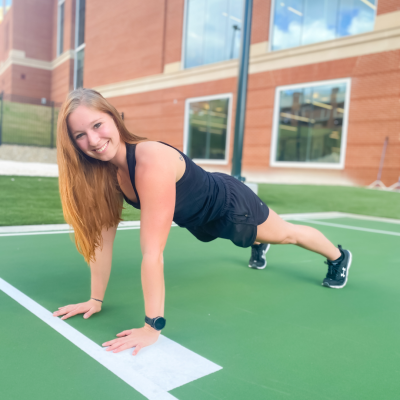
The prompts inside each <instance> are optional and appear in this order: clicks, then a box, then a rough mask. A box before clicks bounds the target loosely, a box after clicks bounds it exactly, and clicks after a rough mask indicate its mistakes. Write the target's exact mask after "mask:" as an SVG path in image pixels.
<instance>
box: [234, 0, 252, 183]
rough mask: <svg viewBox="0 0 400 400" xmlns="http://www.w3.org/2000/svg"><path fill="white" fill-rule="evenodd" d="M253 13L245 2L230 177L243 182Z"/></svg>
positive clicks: (249, 0)
mask: <svg viewBox="0 0 400 400" xmlns="http://www.w3.org/2000/svg"><path fill="white" fill-rule="evenodd" d="M252 11H253V0H245V3H244V12H243V16H244V18H243V27H242V41H241V46H240V53H239V75H238V89H237V99H236V115H235V138H234V144H233V157H232V172H231V174H232V176H234V177H235V178H237V179H239V180H241V181H244V180H245V178H244V177H242V176H241V174H242V155H243V138H244V123H245V119H246V100H247V78H248V71H249V53H250V37H251V16H252Z"/></svg>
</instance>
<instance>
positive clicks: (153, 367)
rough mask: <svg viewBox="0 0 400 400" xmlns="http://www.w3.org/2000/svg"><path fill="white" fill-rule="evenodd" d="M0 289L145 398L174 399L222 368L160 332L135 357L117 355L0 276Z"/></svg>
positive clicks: (123, 352)
mask: <svg viewBox="0 0 400 400" xmlns="http://www.w3.org/2000/svg"><path fill="white" fill-rule="evenodd" d="M0 290H2V291H3V292H4V293H6V294H7V295H8V296H10V297H11V298H12V299H14V300H15V301H17V302H18V303H19V304H21V305H22V306H23V307H25V308H26V309H27V310H29V311H30V312H31V313H33V314H35V315H36V316H37V317H38V318H40V319H41V320H42V321H43V322H45V323H46V324H48V325H49V326H50V327H52V328H53V329H55V330H56V331H57V332H58V333H60V334H61V335H63V336H64V337H65V338H67V339H68V340H69V341H71V342H72V343H73V344H75V345H76V346H77V347H79V348H80V349H81V350H82V351H84V352H85V353H86V354H88V355H89V356H90V357H92V358H93V359H95V360H96V361H97V362H99V363H100V364H101V365H103V366H104V367H106V368H107V369H108V370H110V371H111V372H113V373H114V374H115V375H117V376H118V377H119V378H120V379H122V380H123V381H124V382H126V383H127V384H128V385H130V386H131V387H133V388H134V389H135V390H136V391H138V392H139V393H141V394H142V395H143V396H145V397H147V398H148V399H149V400H173V399H175V400H177V399H176V397H174V396H172V395H171V394H169V393H168V391H170V390H172V389H174V388H176V387H179V386H182V385H185V384H186V383H189V382H191V381H193V380H195V379H199V378H201V377H203V376H206V375H209V374H211V373H213V372H216V371H219V370H220V369H222V367H220V366H219V365H217V364H214V363H213V362H211V361H209V360H207V359H206V358H204V357H202V356H200V355H198V354H196V353H194V352H192V351H191V350H189V349H186V348H185V347H183V346H181V345H180V344H178V343H176V342H174V341H172V340H170V339H168V338H166V337H165V336H162V335H161V336H160V338H159V339H158V341H157V342H156V343H155V344H153V345H152V346H150V347H145V348H144V349H142V350H140V353H139V354H138V355H137V356H135V357H134V356H132V355H131V354H132V349H128V350H125V351H122V352H121V353H117V354H114V353H110V352H107V351H105V349H104V348H103V347H102V346H99V345H98V344H96V343H95V342H93V341H92V340H90V339H89V338H88V337H86V336H85V335H83V334H82V333H80V332H79V331H78V330H76V329H75V328H73V327H72V326H70V325H69V324H67V323H66V322H65V321H63V320H61V319H59V318H56V317H53V315H52V313H51V312H50V311H48V310H46V309H45V308H44V307H42V306H41V305H40V304H38V303H36V302H35V301H33V300H32V299H31V298H29V297H28V296H26V295H25V294H23V293H22V292H21V291H19V290H18V289H16V288H15V287H14V286H12V285H10V284H9V283H7V282H6V281H4V280H3V279H1V278H0Z"/></svg>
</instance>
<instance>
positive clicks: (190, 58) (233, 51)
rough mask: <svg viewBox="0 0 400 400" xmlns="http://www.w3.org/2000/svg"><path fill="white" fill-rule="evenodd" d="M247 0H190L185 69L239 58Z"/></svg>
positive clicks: (186, 23)
mask: <svg viewBox="0 0 400 400" xmlns="http://www.w3.org/2000/svg"><path fill="white" fill-rule="evenodd" d="M242 15H243V0H186V17H185V34H184V40H185V44H184V46H183V48H184V56H183V57H182V59H183V60H184V67H185V68H191V67H197V66H199V65H204V64H210V63H215V62H218V61H224V60H229V59H231V58H237V57H238V54H239V46H240V37H241V29H242Z"/></svg>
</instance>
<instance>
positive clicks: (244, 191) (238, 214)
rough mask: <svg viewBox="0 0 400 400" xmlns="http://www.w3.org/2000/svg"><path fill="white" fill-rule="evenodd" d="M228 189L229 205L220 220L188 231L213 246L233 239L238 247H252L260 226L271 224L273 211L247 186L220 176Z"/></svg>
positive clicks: (225, 206)
mask: <svg viewBox="0 0 400 400" xmlns="http://www.w3.org/2000/svg"><path fill="white" fill-rule="evenodd" d="M213 175H217V177H218V178H220V179H222V181H223V183H224V186H225V189H226V195H225V205H224V208H223V210H222V212H221V215H220V217H219V218H217V219H214V220H212V221H210V222H207V223H206V224H205V225H201V226H195V227H187V229H188V231H189V232H191V233H192V234H193V235H194V236H195V237H196V238H197V239H199V240H201V241H202V242H211V241H212V240H215V239H217V238H222V239H230V240H231V241H232V242H233V243H234V244H235V245H236V246H239V247H249V246H251V245H252V244H253V243H254V241H255V240H256V236H257V226H258V225H260V224H262V223H263V222H264V221H266V220H267V218H268V215H269V208H268V206H267V205H266V204H264V203H263V202H262V201H261V200H260V198H259V197H258V196H257V195H256V194H255V193H254V192H253V191H252V190H251V189H250V188H249V187H248V186H246V185H245V184H244V183H243V182H240V181H239V180H237V179H236V178H234V177H232V176H230V175H226V174H220V173H214V174H213Z"/></svg>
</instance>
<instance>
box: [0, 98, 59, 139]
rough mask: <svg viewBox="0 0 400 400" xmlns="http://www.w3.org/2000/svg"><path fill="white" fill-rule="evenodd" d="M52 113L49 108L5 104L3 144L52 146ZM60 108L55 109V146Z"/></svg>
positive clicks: (13, 103)
mask: <svg viewBox="0 0 400 400" xmlns="http://www.w3.org/2000/svg"><path fill="white" fill-rule="evenodd" d="M51 112H52V109H51V107H49V106H43V105H33V104H24V103H15V102H9V101H5V102H4V104H3V122H2V142H3V143H5V144H22V145H27V146H29V145H31V146H45V147H50V146H51V117H52V116H51ZM57 117H58V108H54V120H53V134H54V138H53V146H54V145H55V140H56V123H57Z"/></svg>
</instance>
